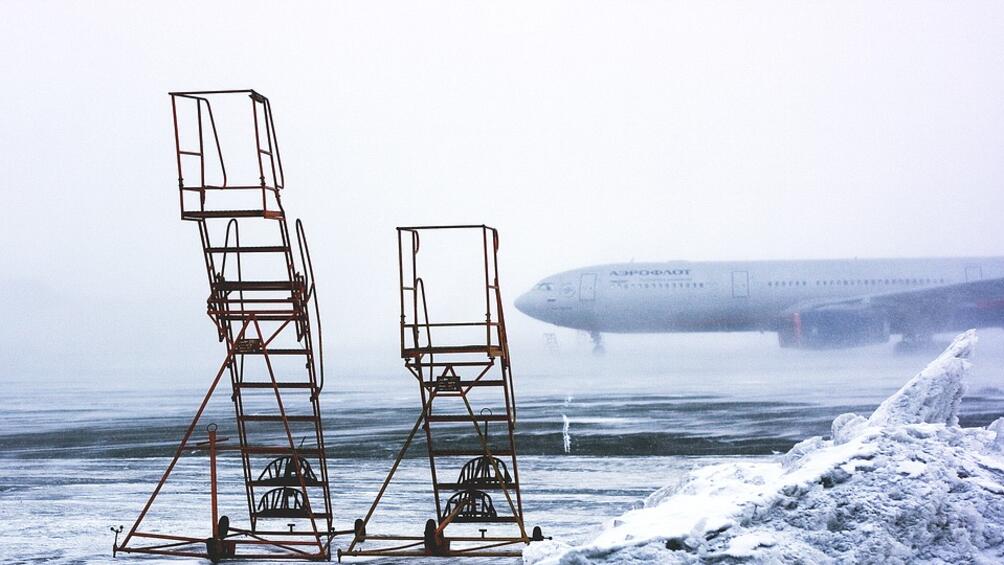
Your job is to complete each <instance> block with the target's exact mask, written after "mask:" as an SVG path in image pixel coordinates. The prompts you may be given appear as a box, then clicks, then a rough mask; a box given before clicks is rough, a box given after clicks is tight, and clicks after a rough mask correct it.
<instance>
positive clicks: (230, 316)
mask: <svg viewBox="0 0 1004 565" xmlns="http://www.w3.org/2000/svg"><path fill="white" fill-rule="evenodd" d="M209 314H210V315H211V316H215V317H217V318H219V319H220V320H222V321H224V322H243V321H244V320H249V319H251V318H252V317H253V318H254V319H256V320H258V321H259V322H285V321H286V320H302V319H303V318H304V315H303V313H302V312H296V311H290V312H281V313H280V312H269V313H267V314H263V313H260V312H243V313H241V312H236V313H235V312H227V313H221V312H210V313H209Z"/></svg>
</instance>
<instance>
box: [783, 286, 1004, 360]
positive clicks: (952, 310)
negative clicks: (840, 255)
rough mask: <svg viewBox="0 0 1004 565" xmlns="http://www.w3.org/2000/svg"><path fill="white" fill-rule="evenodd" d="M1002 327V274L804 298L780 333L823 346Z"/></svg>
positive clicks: (786, 313)
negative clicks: (912, 286) (888, 290)
mask: <svg viewBox="0 0 1004 565" xmlns="http://www.w3.org/2000/svg"><path fill="white" fill-rule="evenodd" d="M1001 325H1004V278H999V279H986V280H979V281H971V282H965V283H958V284H950V285H939V286H926V287H922V288H913V289H908V290H900V291H893V292H882V293H874V294H862V295H860V296H851V297H842V298H834V299H819V300H810V301H805V302H801V303H798V304H795V305H793V306H791V307H790V308H787V309H786V310H785V311H784V312H783V314H782V319H781V320H780V321H779V330H778V331H779V332H781V333H785V332H787V333H788V334H790V335H788V336H787V337H789V338H793V339H794V341H793V342H791V343H789V345H793V346H797V345H798V344H803V345H804V344H806V343H807V340H808V342H818V343H814V344H813V345H815V346H820V347H825V346H841V345H860V344H862V343H874V342H878V341H885V340H886V339H888V335H889V333H901V334H904V335H911V336H917V335H930V334H933V333H938V332H944V331H954V330H962V329H968V328H970V327H987V326H1001ZM783 341H785V340H784V339H782V342H783Z"/></svg>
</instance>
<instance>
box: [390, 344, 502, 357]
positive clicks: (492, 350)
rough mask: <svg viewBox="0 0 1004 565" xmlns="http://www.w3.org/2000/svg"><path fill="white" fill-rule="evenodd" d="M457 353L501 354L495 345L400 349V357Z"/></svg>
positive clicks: (491, 355) (494, 355)
mask: <svg viewBox="0 0 1004 565" xmlns="http://www.w3.org/2000/svg"><path fill="white" fill-rule="evenodd" d="M457 353H483V354H485V355H488V356H489V357H499V356H501V355H502V348H501V347H499V346H497V345H490V346H489V345H438V346H434V347H406V348H404V349H402V350H401V357H404V358H409V357H419V356H421V355H448V354H457Z"/></svg>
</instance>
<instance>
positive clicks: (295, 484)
mask: <svg viewBox="0 0 1004 565" xmlns="http://www.w3.org/2000/svg"><path fill="white" fill-rule="evenodd" d="M324 485H325V483H324V481H319V480H313V481H312V480H308V479H304V481H303V486H306V487H323V486H324ZM251 486H253V487H290V488H300V481H299V480H297V479H296V477H289V479H288V480H287V479H286V478H285V477H282V478H278V479H259V480H256V481H251Z"/></svg>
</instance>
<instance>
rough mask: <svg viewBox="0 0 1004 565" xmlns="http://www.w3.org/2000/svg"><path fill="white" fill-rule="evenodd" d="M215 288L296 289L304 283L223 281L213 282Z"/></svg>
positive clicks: (235, 289) (226, 290)
mask: <svg viewBox="0 0 1004 565" xmlns="http://www.w3.org/2000/svg"><path fill="white" fill-rule="evenodd" d="M212 287H213V289H214V290H220V291H223V292H233V291H238V290H294V289H297V290H299V289H301V288H302V287H303V285H302V284H301V283H298V282H293V281H223V282H214V283H212Z"/></svg>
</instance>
